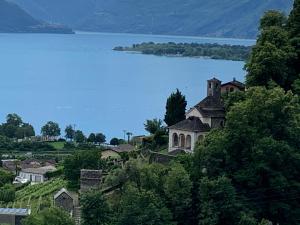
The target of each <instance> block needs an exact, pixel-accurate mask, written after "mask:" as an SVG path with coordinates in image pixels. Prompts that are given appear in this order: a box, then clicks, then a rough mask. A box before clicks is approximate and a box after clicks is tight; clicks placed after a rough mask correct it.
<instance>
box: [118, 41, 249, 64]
mask: <svg viewBox="0 0 300 225" xmlns="http://www.w3.org/2000/svg"><path fill="white" fill-rule="evenodd" d="M113 50H115V51H124V52H130V53H140V54H145V55H156V56H167V57H192V58H204V59H205V58H207V59H221V60H232V61H246V60H247V59H248V58H249V56H250V52H251V46H243V45H228V44H217V43H213V44H210V43H201V44H199V43H174V42H168V43H154V42H148V43H141V44H133V45H132V46H131V47H122V46H118V47H115V48H113Z"/></svg>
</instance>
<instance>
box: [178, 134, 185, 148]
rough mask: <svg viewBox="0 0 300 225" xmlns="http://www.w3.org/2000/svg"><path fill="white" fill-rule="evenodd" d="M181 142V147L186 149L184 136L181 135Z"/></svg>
mask: <svg viewBox="0 0 300 225" xmlns="http://www.w3.org/2000/svg"><path fill="white" fill-rule="evenodd" d="M179 141H180V147H181V148H184V146H185V137H184V135H183V134H180V135H179Z"/></svg>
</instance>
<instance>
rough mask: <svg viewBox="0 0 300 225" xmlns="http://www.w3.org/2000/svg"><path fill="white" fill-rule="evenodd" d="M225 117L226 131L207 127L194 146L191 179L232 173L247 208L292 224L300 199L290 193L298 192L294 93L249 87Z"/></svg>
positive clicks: (299, 118)
mask: <svg viewBox="0 0 300 225" xmlns="http://www.w3.org/2000/svg"><path fill="white" fill-rule="evenodd" d="M258 103H260V104H258ZM226 119H227V122H226V126H225V128H224V130H219V131H218V130H216V131H214V132H211V133H210V134H209V135H208V136H207V137H206V139H205V140H204V142H202V143H201V144H200V145H199V146H198V149H197V152H196V155H195V162H194V165H195V168H194V171H193V174H194V175H193V178H194V179H195V180H198V179H201V177H203V176H204V175H206V176H208V177H209V178H210V179H217V178H218V177H220V176H223V175H225V176H227V177H230V178H231V179H232V184H233V186H234V187H235V188H238V189H239V200H241V201H242V202H243V203H242V205H243V208H244V210H245V211H247V208H250V209H255V211H256V213H257V215H261V217H260V218H259V219H261V218H268V219H272V221H274V222H276V223H279V224H296V222H295V221H296V220H298V219H299V217H298V216H295V215H297V214H298V209H297V208H298V207H299V203H298V201H297V200H296V199H295V198H294V196H298V195H299V194H300V188H299V187H300V183H299V179H298V177H299V175H300V168H299V166H298V165H299V163H300V161H299V159H300V155H299V151H298V149H299V146H300V141H299V138H298V137H299V135H300V105H299V99H298V97H297V96H293V94H292V93H291V92H287V93H285V91H284V90H282V89H280V88H274V89H271V90H267V89H266V88H262V87H256V88H250V89H249V90H248V91H247V92H246V96H245V100H244V101H240V102H237V103H236V104H234V105H233V106H232V107H231V109H230V111H229V112H228V113H227V118H226ZM287 162H288V164H287ZM258 200H259V201H258ZM209 204H211V203H209ZM209 204H208V206H207V207H208V209H207V213H208V212H210V210H211V206H209ZM213 205H214V204H213ZM213 215H215V214H214V213H213ZM292 215H294V216H292Z"/></svg>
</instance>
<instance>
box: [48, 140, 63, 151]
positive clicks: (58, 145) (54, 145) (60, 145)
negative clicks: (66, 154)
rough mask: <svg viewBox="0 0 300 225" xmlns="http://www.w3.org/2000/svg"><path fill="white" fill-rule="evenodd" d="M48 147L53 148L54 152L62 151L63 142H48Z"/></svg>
mask: <svg viewBox="0 0 300 225" xmlns="http://www.w3.org/2000/svg"><path fill="white" fill-rule="evenodd" d="M49 145H51V146H53V147H54V148H55V149H56V150H62V149H63V148H64V145H65V142H63V141H57V142H49Z"/></svg>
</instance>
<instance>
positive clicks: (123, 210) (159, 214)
mask: <svg viewBox="0 0 300 225" xmlns="http://www.w3.org/2000/svg"><path fill="white" fill-rule="evenodd" d="M171 220H172V215H171V212H170V210H169V209H168V208H167V207H166V206H165V205H164V203H163V202H162V201H161V199H160V198H159V196H158V195H156V194H155V193H154V192H152V191H146V190H139V189H137V188H135V187H134V186H131V185H129V186H127V187H126V190H125V192H124V194H123V195H122V198H121V201H120V206H119V213H118V215H117V223H116V224H117V225H140V224H143V225H153V224H155V225H171V224H173V223H172V222H171Z"/></svg>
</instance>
